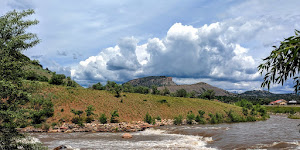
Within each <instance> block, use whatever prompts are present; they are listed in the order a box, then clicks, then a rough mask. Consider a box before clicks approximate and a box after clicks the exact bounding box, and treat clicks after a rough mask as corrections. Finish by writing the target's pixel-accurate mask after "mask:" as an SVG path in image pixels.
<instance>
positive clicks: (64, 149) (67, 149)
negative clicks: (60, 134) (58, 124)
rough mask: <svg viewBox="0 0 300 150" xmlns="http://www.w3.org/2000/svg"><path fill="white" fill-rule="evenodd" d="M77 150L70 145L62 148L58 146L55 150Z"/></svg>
mask: <svg viewBox="0 0 300 150" xmlns="http://www.w3.org/2000/svg"><path fill="white" fill-rule="evenodd" d="M61 149H62V150H77V149H73V148H72V147H71V146H69V145H61V146H58V147H56V148H54V149H53V150H61Z"/></svg>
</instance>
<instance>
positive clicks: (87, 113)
mask: <svg viewBox="0 0 300 150" xmlns="http://www.w3.org/2000/svg"><path fill="white" fill-rule="evenodd" d="M94 110H95V108H94V107H93V105H89V106H88V107H87V108H86V110H85V112H86V116H87V117H89V116H91V115H94V113H93V111H94Z"/></svg>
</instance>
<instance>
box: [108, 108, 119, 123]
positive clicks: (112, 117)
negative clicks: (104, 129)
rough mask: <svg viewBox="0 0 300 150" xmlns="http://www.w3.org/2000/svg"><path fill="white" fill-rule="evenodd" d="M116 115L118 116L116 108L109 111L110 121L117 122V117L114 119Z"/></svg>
mask: <svg viewBox="0 0 300 150" xmlns="http://www.w3.org/2000/svg"><path fill="white" fill-rule="evenodd" d="M116 117H119V114H118V111H117V110H115V111H113V112H111V118H110V123H118V122H119V121H118V119H116Z"/></svg>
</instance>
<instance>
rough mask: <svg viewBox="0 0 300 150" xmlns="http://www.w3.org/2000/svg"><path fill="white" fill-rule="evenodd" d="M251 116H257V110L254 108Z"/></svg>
mask: <svg viewBox="0 0 300 150" xmlns="http://www.w3.org/2000/svg"><path fill="white" fill-rule="evenodd" d="M250 114H251V115H252V116H255V115H257V112H256V110H255V109H254V108H252V110H251V112H250Z"/></svg>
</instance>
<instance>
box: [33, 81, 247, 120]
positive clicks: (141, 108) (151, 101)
mask: <svg viewBox="0 0 300 150" xmlns="http://www.w3.org/2000/svg"><path fill="white" fill-rule="evenodd" d="M28 84H30V85H29V86H31V87H32V86H34V87H35V89H37V91H36V92H35V93H34V95H43V96H44V97H46V98H49V99H51V101H52V103H53V104H54V116H53V117H51V118H49V119H48V122H56V121H58V120H60V119H63V120H65V121H70V120H71V118H72V117H74V114H72V113H71V112H70V111H71V109H75V110H82V111H84V110H85V109H86V108H87V106H89V105H93V106H94V108H95V111H94V113H95V116H94V117H95V118H96V119H98V117H99V116H100V114H102V113H105V114H106V116H110V113H111V112H112V111H114V110H118V112H119V115H120V117H119V120H120V121H127V122H128V121H137V120H143V119H144V117H145V115H146V113H147V112H148V113H149V114H150V115H152V116H160V117H161V118H163V119H173V118H174V117H175V116H178V115H180V114H181V115H183V116H184V117H185V116H186V114H187V113H188V112H189V111H193V112H194V113H195V114H196V113H197V112H198V110H203V111H205V112H206V113H205V117H208V114H209V113H213V114H215V113H216V112H218V113H221V114H224V115H225V111H224V110H226V111H229V110H233V111H234V112H236V113H238V114H242V109H241V107H238V106H234V105H230V104H225V103H221V102H215V101H209V100H202V99H194V98H179V97H168V96H160V95H151V94H146V95H145V94H137V93H122V96H121V97H119V98H116V97H115V94H114V93H111V92H109V91H104V90H93V89H84V88H73V87H66V86H57V85H50V84H48V83H42V82H36V83H35V84H32V82H28Z"/></svg>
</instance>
